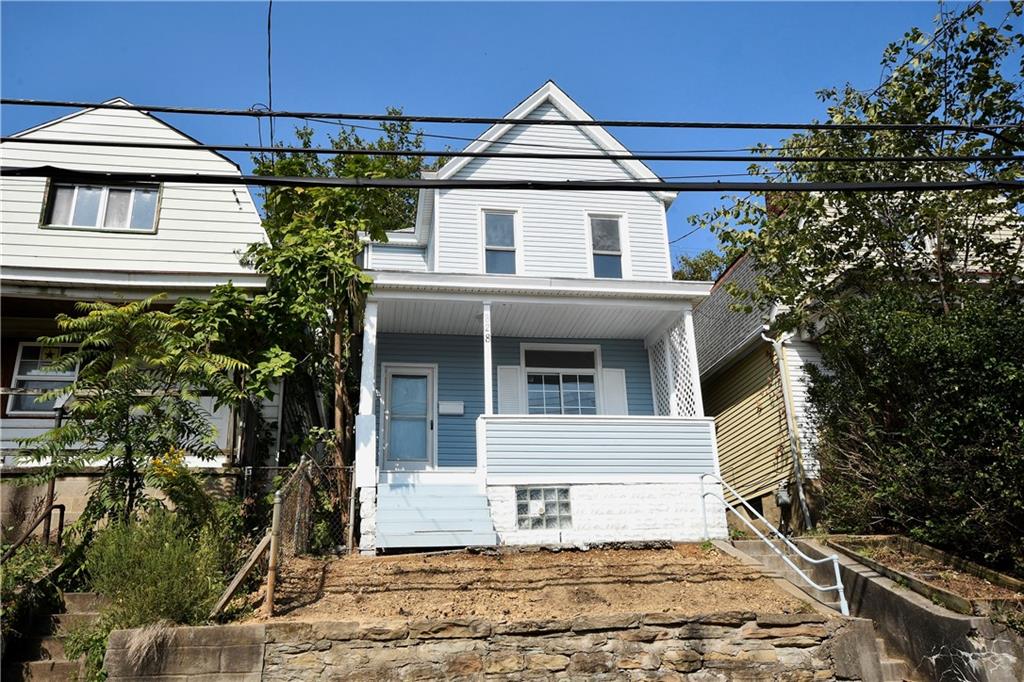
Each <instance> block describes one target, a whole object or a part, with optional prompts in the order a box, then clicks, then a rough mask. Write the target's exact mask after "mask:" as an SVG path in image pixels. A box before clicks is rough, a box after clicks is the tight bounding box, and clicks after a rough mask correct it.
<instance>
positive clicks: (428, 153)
mask: <svg viewBox="0 0 1024 682" xmlns="http://www.w3.org/2000/svg"><path fill="white" fill-rule="evenodd" d="M0 142H3V143H8V142H11V143H21V144H43V145H67V146H83V147H108V148H113V149H180V150H185V151H196V150H202V151H214V152H250V153H256V152H270V153H290V154H317V155H321V154H350V155H353V156H399V157H401V156H422V157H435V156H444V157H450V158H456V157H466V158H471V159H497V158H510V159H544V160H556V159H573V160H575V159H581V160H582V159H598V160H613V161H701V162H705V161H709V162H713V161H726V162H744V163H751V162H754V163H772V162H775V161H785V162H802V161H816V162H821V163H872V162H879V163H899V162H908V163H958V162H965V163H977V162H989V161H996V162H1005V161H1022V162H1024V155H1022V156H1016V155H1013V154H990V155H981V156H959V155H945V156H806V155H786V156H762V155H758V154H750V155H741V156H736V155H732V156H723V155H713V154H649V153H633V152H626V153H621V152H607V153H594V152H591V153H589V154H581V153H576V152H569V153H562V152H520V151H511V152H504V151H501V152H490V151H487V152H469V151H442V150H436V149H372V148H362V147H349V148H342V149H338V148H335V147H275V146H252V145H237V144H236V145H232V144H200V143H196V144H184V143H178V142H111V141H104V140H64V139H53V138H29V137H0Z"/></svg>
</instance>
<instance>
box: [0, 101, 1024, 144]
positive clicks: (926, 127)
mask: <svg viewBox="0 0 1024 682" xmlns="http://www.w3.org/2000/svg"><path fill="white" fill-rule="evenodd" d="M0 104H7V105H16V106H36V107H73V108H80V109H122V110H128V111H143V112H150V113H152V112H156V113H164V114H194V115H203V116H248V117H252V116H258V117H274V118H299V119H309V118H329V119H337V120H350V121H380V122H390V123H458V124H482V125H495V124H506V123H507V124H512V125H521V124H529V125H541V126H545V125H550V126H575V127H581V126H582V127H587V126H591V127H605V128H694V129H723V130H860V131H883V130H893V131H896V130H903V131H932V132H940V131H959V132H977V133H986V134H989V135H994V134H998V131H999V130H1003V129H1006V128H1019V127H1024V124H1021V123H988V124H983V125H960V124H952V123H817V122H815V123H765V122H730V121H653V120H630V119H625V120H618V119H547V118H536V119H535V118H531V119H523V118H506V117H493V116H420V115H412V114H361V113H351V112H341V113H338V112H334V113H331V112H316V111H273V110H269V111H254V110H252V109H213V108H204V107H171V106H158V105H141V104H131V105H128V104H114V103H112V102H76V101H65V100H34V99H16V98H6V97H5V98H3V99H0Z"/></svg>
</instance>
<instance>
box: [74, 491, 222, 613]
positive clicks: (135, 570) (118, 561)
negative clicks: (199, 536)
mask: <svg viewBox="0 0 1024 682" xmlns="http://www.w3.org/2000/svg"><path fill="white" fill-rule="evenodd" d="M219 550H220V548H218V547H216V546H213V543H211V542H197V541H196V538H195V533H194V532H193V531H192V529H190V528H189V527H187V526H186V525H184V524H183V523H182V522H181V521H179V520H178V518H177V517H176V516H175V515H174V514H173V513H172V512H168V511H164V510H157V511H155V512H154V513H152V514H151V515H149V516H148V517H146V518H145V519H143V520H141V521H133V522H131V523H129V524H119V523H118V524H115V525H112V526H110V527H109V528H107V529H105V530H104V531H102V532H101V533H99V534H98V535H97V537H96V539H95V541H94V542H93V545H92V547H90V548H89V550H88V552H87V553H86V559H85V566H86V570H87V571H88V573H89V576H90V578H91V581H92V587H93V589H94V590H96V591H97V592H100V593H101V594H103V595H105V596H106V597H108V598H109V599H110V601H111V606H110V609H109V613H110V615H111V617H112V619H113V621H114V622H115V623H116V626H117V627H120V628H131V627H139V626H142V625H146V624H150V623H155V622H158V621H161V620H167V621H170V622H172V623H180V624H196V623H201V622H203V621H205V620H206V618H207V616H208V614H209V612H210V608H211V607H212V606H213V604H214V602H215V601H216V599H217V597H218V596H219V595H220V593H221V591H222V590H223V587H224V571H223V565H222V563H221V561H222V556H221V553H220V551H219Z"/></svg>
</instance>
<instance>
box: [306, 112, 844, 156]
mask: <svg viewBox="0 0 1024 682" xmlns="http://www.w3.org/2000/svg"><path fill="white" fill-rule="evenodd" d="M301 120H303V121H306V122H312V123H322V124H325V125H332V126H338V127H343V128H357V129H359V130H371V131H373V132H377V133H379V132H381V130H380V128H379V127H376V126H365V125H359V124H358V123H342V122H341V121H328V120H325V119H320V118H304V119H301ZM416 134H417V135H422V136H423V137H429V138H432V139H438V140H456V141H459V142H476V141H477V140H478V139H480V138H478V137H466V136H464V135H442V134H440V133H427V132H424V131H422V130H418V131H416ZM837 143H839V144H842V141H839V140H837ZM496 144H500V145H501V146H502V147H530V148H535V149H561V150H565V151H578V152H586V151H593V150H594V146H593V145H591V146H589V147H577V146H574V145H565V144H545V143H543V142H515V141H509V140H502V141H501V142H498V143H496ZM797 148H798V149H832V148H833V146H832V145H823V144H801V145H799V147H775V146H770V145H765V146H760V147H759V146H757V145H748V146H746V147H719V148H710V149H708V148H701V149H631V150H630V151H631V152H632V153H634V154H711V153H715V152H723V153H724V152H754V151H766V152H773V151H792V150H793V149H797Z"/></svg>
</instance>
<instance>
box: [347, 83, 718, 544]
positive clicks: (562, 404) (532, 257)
mask: <svg viewBox="0 0 1024 682" xmlns="http://www.w3.org/2000/svg"><path fill="white" fill-rule="evenodd" d="M507 117H508V118H513V119H521V120H522V122H521V123H519V122H516V123H509V124H499V125H495V126H493V127H491V128H490V129H488V130H487V131H486V132H484V133H483V134H482V135H481V136H480V137H479V138H478V139H477V140H476V141H474V142H472V143H471V144H470V145H469V146H468V147H467V150H468V151H483V150H487V151H501V150H520V151H530V150H533V151H545V152H550V151H552V150H555V151H557V150H559V149H561V150H566V151H577V152H578V151H580V150H583V151H593V152H594V153H595V154H600V153H602V152H620V153H621V152H623V151H625V149H624V148H623V146H622V145H621V144H620V143H619V142H618V141H617V140H615V138H613V137H612V136H611V135H610V134H609V133H608V132H607V131H605V130H604V129H602V128H600V127H596V126H571V125H544V124H540V123H535V121H537V120H540V119H545V120H550V119H562V120H581V119H590V117H589V116H588V115H587V113H586V112H585V111H583V110H582V109H581V108H580V107H579V106H578V105H577V104H576V103H575V102H573V101H572V100H571V99H570V98H569V97H568V96H567V95H566V94H565V93H564V92H563V91H562V90H560V89H559V88H558V87H557V86H556V85H555V84H554V83H551V82H548V83H547V84H545V85H544V86H543V87H541V88H540V89H539V90H537V91H536V92H534V93H533V94H531V95H530V96H529V97H528V98H527V99H526V100H525V101H523V102H522V103H521V104H520V105H519V106H517V107H516V108H515V109H513V110H512V111H511V112H510V113H509V114H508V115H507ZM436 177H438V178H442V179H449V178H450V179H462V178H474V179H475V178H512V179H544V180H573V179H620V180H623V181H644V180H648V181H649V180H656V179H657V176H656V175H655V174H654V173H652V172H651V171H650V170H649V169H648V168H647V167H646V166H644V165H643V164H641V163H639V162H636V161H619V160H611V159H594V160H590V159H586V160H569V159H566V160H565V161H557V160H535V159H501V158H477V159H470V158H465V157H460V158H455V159H453V160H451V161H450V162H449V163H448V164H447V165H445V166H443V167H442V169H441V170H440V171H438V172H437V173H436ZM674 198H675V195H674V193H665V192H645V191H629V192H626V191H619V192H591V191H568V190H565V191H541V192H539V191H505V190H501V191H498V190H472V189H448V190H425V191H421V192H420V195H419V207H418V214H417V218H416V224H415V226H414V227H413V228H412V229H410V230H406V231H401V232H395V233H392V234H391V237H390V241H389V242H388V243H387V244H377V243H373V244H368V245H367V248H366V253H365V261H364V262H365V264H366V267H367V269H368V270H369V273H370V275H371V276H372V277H373V280H374V285H373V292H372V294H371V295H370V298H369V302H368V304H367V310H366V325H365V331H364V337H363V375H362V385H361V399H360V404H359V415H358V417H357V422H356V439H357V452H356V469H355V470H356V485H357V487H358V499H359V523H360V546H361V548H362V549H363V550H364V551H374V550H376V549H391V548H405V547H445V546H464V545H491V544H497V543H502V544H538V543H591V542H604V541H621V540H648V539H671V540H695V539H699V538H702V537H705V536H706V535H710V536H712V537H724V535H725V519H724V510H723V509H722V507H721V505H720V504H716V503H715V501H714V500H713V499H712V498H708V500H707V501H708V510H707V514H706V515H705V513H704V509H703V507H702V502H703V498H702V495H701V491H702V487H701V483H702V481H701V475H702V474H716V473H717V472H718V461H717V455H716V450H715V436H714V424H713V420H712V419H711V418H709V417H705V416H704V412H703V402H702V399H701V391H700V381H699V376H698V371H697V355H696V346H695V343H694V334H693V324H692V317H691V310H692V308H693V306H694V304H695V303H696V302H697V301H699V300H700V299H701V298H703V297H705V296H706V295H707V294H708V291H709V289H710V284H707V283H699V282H680V281H673V280H672V270H671V260H670V254H669V246H668V235H667V224H666V210H667V209H668V207H669V206H670V204H671V202H672V201H673V199H674ZM706 484H707V485H706V488H707V490H708V491H711V492H716V493H717V492H719V491H720V489H719V487H718V486H717V484H715V482H714V481H713V480H712V479H708V480H707V481H706Z"/></svg>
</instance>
